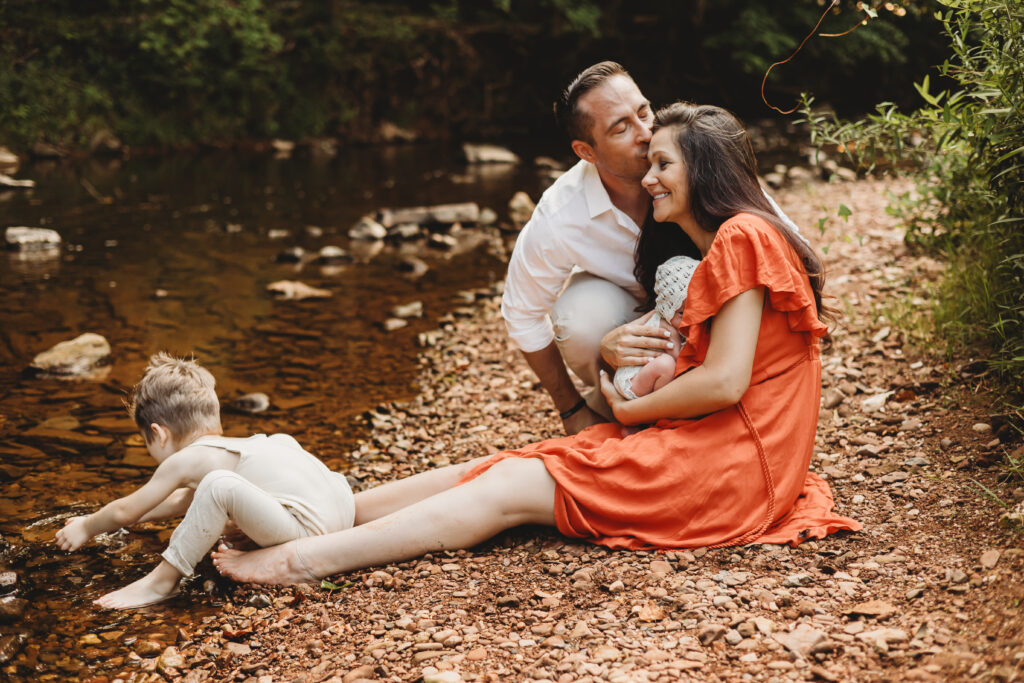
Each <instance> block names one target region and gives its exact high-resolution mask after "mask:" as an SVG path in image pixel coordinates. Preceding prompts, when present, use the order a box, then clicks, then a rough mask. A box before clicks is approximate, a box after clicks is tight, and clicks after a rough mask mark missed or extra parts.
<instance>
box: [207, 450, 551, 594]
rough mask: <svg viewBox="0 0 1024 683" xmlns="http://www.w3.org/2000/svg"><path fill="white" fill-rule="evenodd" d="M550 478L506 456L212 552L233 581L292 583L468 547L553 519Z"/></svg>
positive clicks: (538, 464) (538, 467)
mask: <svg viewBox="0 0 1024 683" xmlns="http://www.w3.org/2000/svg"><path fill="white" fill-rule="evenodd" d="M554 504H555V480H554V479H552V478H551V475H550V474H548V471H547V469H546V468H545V467H544V463H543V462H542V461H541V460H539V459H536V458H509V459H508V460H503V461H501V462H499V463H498V464H496V465H494V466H493V467H492V468H491V469H489V470H487V471H486V472H484V473H483V474H482V475H480V476H479V477H477V478H476V479H474V480H473V481H470V482H467V483H466V484H463V485H462V486H456V487H454V488H449V489H446V490H444V491H441V492H440V493H437V494H436V495H433V496H431V497H429V498H426V499H424V500H421V501H420V502H418V503H414V504H412V505H409V506H408V507H404V508H401V509H399V510H396V511H395V512H392V513H391V514H388V515H386V516H384V517H381V518H380V519H377V520H374V521H372V522H368V523H366V524H363V525H361V526H357V527H353V528H351V529H346V530H345V531H338V532H335V533H333V534H328V535H326V536H309V537H306V538H300V539H298V540H296V541H292V542H290V543H287V544H285V545H279V546H274V547H272V548H264V549H262V550H255V551H250V552H244V551H238V550H230V549H227V548H224V547H223V546H222V547H221V548H219V549H218V550H217V551H215V552H214V553H213V558H214V559H213V563H214V565H215V566H216V567H217V570H218V571H220V573H221V574H223V575H225V576H227V577H230V578H232V579H235V580H236V581H249V582H253V583H273V584H294V583H304V582H309V581H311V580H313V579H314V578H315V577H321V576H330V575H332V574H337V573H341V572H347V571H351V570H354V569H361V568H364V567H370V566H374V565H383V564H388V563H391V562H400V561H402V560H407V559H410V558H413V557H419V556H420V555H423V554H425V553H428V552H432V551H436V550H451V549H455V548H468V547H471V546H474V545H476V544H477V543H480V542H482V541H485V540H487V539H488V538H491V537H492V536H494V535H495V534H497V533H499V532H501V531H503V530H505V529H508V528H511V527H514V526H519V525H521V524H547V525H552V526H553V525H554V523H555V511H554Z"/></svg>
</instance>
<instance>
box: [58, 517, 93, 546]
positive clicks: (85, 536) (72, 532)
mask: <svg viewBox="0 0 1024 683" xmlns="http://www.w3.org/2000/svg"><path fill="white" fill-rule="evenodd" d="M87 519H89V518H88V517H87V516H86V517H72V518H71V519H69V520H68V521H66V522H64V528H63V529H61V530H60V531H58V532H57V539H56V540H57V545H58V546H60V549H61V550H78V549H79V548H81V547H82V546H83V545H85V544H86V543H88V542H89V539H90V538H92V534H90V533H89V531H88V529H86V524H85V521H86V520H87Z"/></svg>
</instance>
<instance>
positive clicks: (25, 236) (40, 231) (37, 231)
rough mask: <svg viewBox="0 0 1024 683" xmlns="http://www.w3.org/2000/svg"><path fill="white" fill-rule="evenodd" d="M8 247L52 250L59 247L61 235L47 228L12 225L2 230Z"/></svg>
mask: <svg viewBox="0 0 1024 683" xmlns="http://www.w3.org/2000/svg"><path fill="white" fill-rule="evenodd" d="M4 239H5V240H6V242H7V248H8V249H17V250H19V251H53V250H56V249H57V248H59V247H60V243H61V237H60V233H58V232H57V231H56V230H50V229H49V228H28V227H25V226H22V225H20V226H12V227H10V228H7V230H5V231H4Z"/></svg>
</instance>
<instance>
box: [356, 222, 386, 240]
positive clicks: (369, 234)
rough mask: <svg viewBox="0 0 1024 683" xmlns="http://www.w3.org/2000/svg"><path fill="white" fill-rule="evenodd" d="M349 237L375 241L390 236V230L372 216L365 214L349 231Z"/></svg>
mask: <svg viewBox="0 0 1024 683" xmlns="http://www.w3.org/2000/svg"><path fill="white" fill-rule="evenodd" d="M348 236H349V239H353V240H364V241H368V242H374V241H377V240H382V239H384V238H385V237H387V236H388V230H387V228H385V227H384V226H383V225H381V224H380V223H378V222H377V221H375V220H374V219H373V217H372V216H363V217H362V218H360V219H359V221H358V222H357V223H356V224H355V225H353V226H352V228H350V229H349V231H348Z"/></svg>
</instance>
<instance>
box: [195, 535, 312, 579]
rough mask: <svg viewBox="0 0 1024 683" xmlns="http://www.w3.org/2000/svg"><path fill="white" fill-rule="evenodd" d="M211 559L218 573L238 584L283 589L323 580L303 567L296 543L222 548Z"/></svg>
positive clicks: (223, 546) (212, 554) (222, 546)
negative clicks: (259, 584)
mask: <svg viewBox="0 0 1024 683" xmlns="http://www.w3.org/2000/svg"><path fill="white" fill-rule="evenodd" d="M211 557H213V566H214V567H216V568H217V571H219V572H220V573H221V574H222V575H223V576H226V577H228V578H229V579H233V580H235V581H240V582H247V583H265V584H274V585H282V586H292V585H295V584H297V583H310V582H311V581H319V579H317V578H316V577H315V576H313V575H312V574H311V573H310V571H309V570H308V569H306V567H305V566H303V564H302V560H301V558H300V557H299V555H298V553H297V552H296V548H295V541H291V542H289V543H285V544H284V545H275V546H273V547H270V548H261V549H260V550H249V551H243V550H234V549H232V548H228V547H227V546H225V545H221V546H219V547H218V548H217V549H216V550H214V551H213V553H211Z"/></svg>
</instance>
